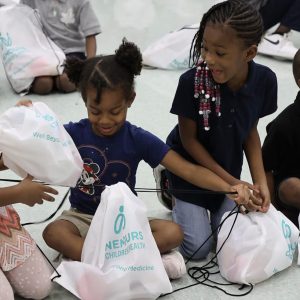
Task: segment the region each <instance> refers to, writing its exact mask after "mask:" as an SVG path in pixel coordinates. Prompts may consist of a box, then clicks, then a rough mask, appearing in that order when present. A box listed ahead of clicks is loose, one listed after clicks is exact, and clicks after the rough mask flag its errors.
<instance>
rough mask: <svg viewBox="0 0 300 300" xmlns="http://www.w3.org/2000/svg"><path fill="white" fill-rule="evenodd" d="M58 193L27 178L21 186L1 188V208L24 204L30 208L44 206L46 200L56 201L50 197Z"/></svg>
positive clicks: (29, 177)
mask: <svg viewBox="0 0 300 300" xmlns="http://www.w3.org/2000/svg"><path fill="white" fill-rule="evenodd" d="M50 194H53V195H57V194H58V192H57V191H56V190H55V189H53V188H52V187H50V186H46V185H43V184H41V183H37V182H33V181H32V177H31V176H27V177H26V178H25V179H23V180H22V181H21V182H20V183H19V184H17V185H14V186H10V187H4V188H0V206H5V205H9V204H15V203H23V204H26V205H28V206H33V205H35V204H42V203H43V201H44V200H46V201H54V198H53V197H52V196H51V195H50Z"/></svg>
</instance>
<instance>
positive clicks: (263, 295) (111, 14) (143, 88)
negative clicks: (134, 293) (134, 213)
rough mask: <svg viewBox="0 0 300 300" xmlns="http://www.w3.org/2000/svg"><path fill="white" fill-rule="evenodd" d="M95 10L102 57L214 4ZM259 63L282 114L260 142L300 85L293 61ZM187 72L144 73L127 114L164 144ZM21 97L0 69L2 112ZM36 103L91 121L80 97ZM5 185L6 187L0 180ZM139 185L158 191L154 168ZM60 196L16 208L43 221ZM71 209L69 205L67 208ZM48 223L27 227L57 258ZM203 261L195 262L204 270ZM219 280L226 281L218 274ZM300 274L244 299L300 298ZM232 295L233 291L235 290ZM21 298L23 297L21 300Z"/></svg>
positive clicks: (143, 169)
mask: <svg viewBox="0 0 300 300" xmlns="http://www.w3.org/2000/svg"><path fill="white" fill-rule="evenodd" d="M91 2H92V4H93V6H94V9H95V11H96V13H97V16H98V17H99V20H100V22H101V25H102V30H103V33H102V34H101V35H99V36H98V37H97V40H98V54H100V53H101V54H102V53H103V54H106V53H112V52H113V51H114V50H115V49H116V48H117V47H118V45H119V44H120V43H121V40H122V38H123V37H126V38H127V39H128V40H130V41H133V42H135V43H136V44H137V45H139V47H140V48H141V50H144V49H145V48H146V47H147V46H148V45H149V44H150V43H151V42H153V41H155V40H156V39H158V38H160V37H161V36H163V35H164V34H166V33H167V32H169V31H172V30H175V29H178V28H180V27H182V26H183V25H186V24H194V23H198V22H199V21H200V19H201V17H202V14H203V13H204V12H205V11H206V10H207V9H208V8H209V7H210V6H211V5H212V4H213V3H214V1H209V0H202V1H199V0H177V1H173V0H142V1H141V0H126V1H123V0H97V1H96V0H92V1H91ZM292 39H293V41H294V43H295V44H296V46H297V47H300V34H299V33H294V35H293V37H292ZM255 61H257V62H259V63H262V64H265V65H267V66H269V67H270V68H271V69H272V70H273V71H274V72H275V73H276V74H277V77H278V84H279V99H278V110H277V112H276V113H274V114H273V115H271V116H268V117H265V118H263V119H262V120H261V121H260V122H259V125H258V128H259V132H260V136H261V139H262V140H263V139H264V137H265V126H266V124H267V123H268V122H269V121H270V120H271V119H273V118H274V117H275V116H276V115H277V114H278V113H279V112H280V111H282V109H283V108H284V107H286V106H287V105H288V104H290V103H291V102H292V101H293V100H294V98H295V96H296V93H297V87H296V85H295V83H294V80H293V77H292V65H291V62H289V61H282V60H281V61H280V60H275V59H273V58H267V57H261V56H257V58H256V59H255ZM182 72H183V70H175V71H166V70H149V69H143V70H142V74H141V76H139V78H137V82H136V92H137V97H136V100H135V102H134V104H133V106H132V108H130V110H129V113H128V120H129V121H130V122H132V123H134V124H137V125H139V126H141V127H143V128H145V129H147V130H149V131H151V132H152V133H154V134H156V135H157V136H159V137H160V138H162V139H163V140H164V139H165V138H166V136H167V134H168V133H169V131H170V129H171V128H172V127H173V126H174V124H175V123H176V117H175V116H173V115H171V114H170V113H169V109H170V106H171V103H172V100H173V95H174V92H175V89H176V86H177V82H178V78H179V76H180V74H181V73H182ZM20 98H21V97H20V96H19V95H17V94H15V93H14V92H13V91H12V89H11V87H10V85H9V83H8V81H7V79H6V77H5V73H4V71H3V69H2V67H0V112H3V111H5V110H6V109H7V108H9V107H10V106H12V105H14V104H15V103H16V102H17V101H18V100H19V99H20ZM26 98H30V99H32V100H34V101H43V102H45V103H46V104H48V105H49V106H50V107H51V108H52V109H53V110H54V111H55V112H56V113H57V114H58V115H59V117H60V118H61V121H62V122H67V121H69V120H79V119H80V118H83V117H86V111H85V107H84V105H83V102H82V100H81V98H80V95H79V94H78V93H72V94H67V95H63V94H56V93H55V94H51V95H48V96H43V97H41V96H37V95H28V96H26ZM242 177H243V179H245V180H250V175H249V171H248V166H247V165H245V166H244V167H243V174H242ZM1 178H15V175H14V174H12V173H11V172H9V171H5V172H3V173H2V174H1ZM0 186H4V183H3V182H0ZM136 186H137V187H155V182H154V178H153V176H152V170H151V168H150V167H149V166H148V165H146V164H145V163H141V165H140V167H139V170H138V174H137V185H136ZM59 191H60V195H59V196H58V197H57V199H56V202H55V203H46V204H44V205H43V206H37V207H34V208H29V207H27V206H23V205H16V208H17V209H18V211H19V213H20V215H21V218H22V222H28V221H38V220H41V219H44V218H46V217H47V216H49V215H50V214H51V213H52V212H53V211H54V210H55V209H56V207H57V205H58V204H59V203H60V201H61V199H62V197H63V195H64V193H65V191H66V189H65V188H59ZM140 197H141V198H142V199H143V200H144V201H145V203H146V205H147V207H148V210H149V216H156V217H163V218H170V213H169V212H168V211H167V210H166V209H165V208H164V207H163V206H162V205H161V204H160V203H159V201H158V200H157V198H156V195H155V194H150V193H145V194H140ZM64 207H68V203H66V204H65V205H64ZM45 225H46V224H41V225H32V226H30V227H28V230H29V231H30V232H31V234H32V235H33V237H34V238H35V239H36V241H37V243H38V244H39V245H40V246H41V248H42V249H43V251H45V253H46V255H47V256H48V257H49V258H50V259H53V258H54V257H55V256H56V253H55V252H54V251H53V250H51V249H49V248H48V247H47V246H46V245H45V243H44V242H43V240H42V237H41V232H42V229H43V228H44V227H45ZM203 263H204V262H202V261H200V262H196V263H193V264H196V265H198V266H201V265H202V264H203ZM215 278H216V279H217V280H221V278H220V277H219V276H218V275H217V276H216V277H215ZM299 282H300V270H299V268H298V267H297V266H296V265H295V264H294V265H293V266H292V267H291V268H289V269H288V270H285V271H283V272H281V273H279V274H276V275H275V276H273V277H272V278H270V279H269V280H267V281H265V282H262V283H260V284H258V285H256V286H255V287H254V289H253V291H252V292H251V294H249V295H247V296H245V297H244V299H249V300H250V299H261V300H268V299H272V300H273V299H275V300H277V299H278V300H279V299H280V300H282V299H289V300H296V299H297V300H298V299H300V287H299ZM191 283H193V281H192V280H191V279H190V278H189V276H188V275H186V276H184V277H183V278H182V279H180V280H177V281H173V286H174V289H176V288H180V287H184V286H186V285H189V284H191ZM231 291H232V289H231ZM183 298H185V299H191V300H194V299H230V298H231V296H228V295H225V294H223V293H222V292H220V291H218V290H216V289H212V288H209V287H205V286H202V285H198V286H195V287H191V288H189V289H185V290H183V291H180V292H177V293H174V294H172V295H169V296H166V297H165V299H183ZM18 299H19V298H18ZM47 299H49V300H50V299H53V300H54V299H55V300H56V299H75V297H74V296H73V295H71V294H70V293H68V292H67V291H65V290H64V289H63V288H61V287H59V286H58V285H55V288H54V290H53V292H52V293H51V295H50V296H49V297H48V298H47Z"/></svg>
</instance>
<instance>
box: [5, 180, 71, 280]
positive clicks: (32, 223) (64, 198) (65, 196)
mask: <svg viewBox="0 0 300 300" xmlns="http://www.w3.org/2000/svg"><path fill="white" fill-rule="evenodd" d="M0 180H1V179H0ZM69 192H70V189H68V190H67V192H66V194H65V195H64V197H63V199H62V200H61V202H60V204H59V205H58V207H57V209H56V210H55V211H54V212H53V213H52V214H51V215H50V216H49V217H48V218H46V219H45V220H42V221H37V222H27V223H23V224H21V225H22V226H27V225H34V224H41V223H45V222H47V221H49V220H51V219H52V218H53V217H54V216H55V215H56V213H57V212H58V211H59V209H60V208H61V207H62V205H63V204H64V202H65V200H66V199H67V197H68V194H69ZM35 244H36V246H37V247H38V249H39V250H40V251H41V253H42V255H43V256H44V257H45V258H46V260H47V261H48V263H49V264H50V266H51V267H52V269H53V270H54V272H55V273H56V274H57V275H56V276H54V277H53V278H51V281H54V279H55V278H59V277H61V274H59V273H58V271H57V269H56V268H55V267H54V265H53V264H52V262H51V261H50V259H49V258H48V257H47V255H46V254H45V253H44V252H43V250H42V249H41V248H40V246H39V245H38V244H37V243H35Z"/></svg>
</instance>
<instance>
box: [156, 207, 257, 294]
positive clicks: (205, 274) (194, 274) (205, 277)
mask: <svg viewBox="0 0 300 300" xmlns="http://www.w3.org/2000/svg"><path fill="white" fill-rule="evenodd" d="M238 210H239V205H236V206H235V207H234V208H233V209H232V210H231V211H230V213H229V214H228V215H227V216H226V218H224V219H223V220H222V222H221V223H220V224H219V226H218V227H217V228H215V229H214V230H213V231H212V233H211V234H210V235H209V236H208V238H207V239H206V240H205V241H204V242H203V243H202V244H201V245H200V246H199V248H198V249H197V250H196V251H195V252H194V253H193V254H192V255H191V256H190V257H189V258H188V259H187V260H186V262H185V264H187V263H188V262H189V261H190V260H191V259H192V258H193V257H194V256H195V254H196V253H197V252H198V251H199V250H200V249H201V248H202V247H203V245H205V243H206V242H207V241H208V240H209V239H210V238H211V237H212V236H213V235H214V233H215V232H216V231H217V230H219V229H220V228H221V226H222V225H223V223H224V222H225V221H226V220H227V219H228V218H229V217H230V216H232V215H234V214H235V215H236V216H235V219H234V221H233V224H232V226H231V229H230V231H229V233H228V236H227V237H226V239H225V241H224V242H223V244H222V245H221V247H220V248H219V250H218V251H217V253H216V254H215V255H214V256H213V257H212V258H211V259H210V260H209V261H208V262H207V263H206V264H204V265H203V266H201V267H196V266H194V267H190V268H189V269H188V275H189V276H190V277H191V278H192V279H194V280H196V281H197V282H196V283H193V284H190V285H187V286H185V287H181V288H178V289H176V290H174V291H172V292H171V293H167V294H163V295H161V296H160V298H161V297H164V296H167V295H170V294H173V293H176V292H179V291H182V290H184V289H187V288H190V287H193V286H196V285H198V284H202V285H205V286H208V287H211V288H215V289H218V290H220V291H222V292H223V293H225V294H226V295H229V296H235V297H241V296H246V295H248V294H249V293H250V292H251V291H252V290H253V285H252V284H251V283H250V284H249V285H248V287H249V290H248V291H246V292H245V293H243V294H231V293H229V292H227V291H226V290H224V289H222V288H220V287H218V286H216V285H221V286H230V285H231V286H232V285H240V284H238V283H232V282H229V283H221V282H216V281H213V280H210V279H209V276H210V275H214V274H218V273H219V272H220V271H216V272H210V271H209V269H212V268H214V267H217V266H218V264H217V262H216V261H215V260H216V258H217V255H218V254H219V253H220V251H221V250H222V248H223V246H224V244H225V243H226V241H227V240H228V238H229V236H230V234H231V232H232V230H233V227H234V225H235V223H236V220H237V217H238ZM199 273H200V274H199ZM200 279H201V280H200ZM206 281H208V282H211V283H213V284H216V285H211V284H208V283H206ZM246 286H247V285H245V284H242V285H240V287H239V288H238V290H242V289H244V288H245V287H246Z"/></svg>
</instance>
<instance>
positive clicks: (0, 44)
mask: <svg viewBox="0 0 300 300" xmlns="http://www.w3.org/2000/svg"><path fill="white" fill-rule="evenodd" d="M11 45H12V41H11V37H10V36H9V35H8V33H6V36H3V35H2V34H1V33H0V48H1V50H3V49H4V48H5V47H10V46H11Z"/></svg>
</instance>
